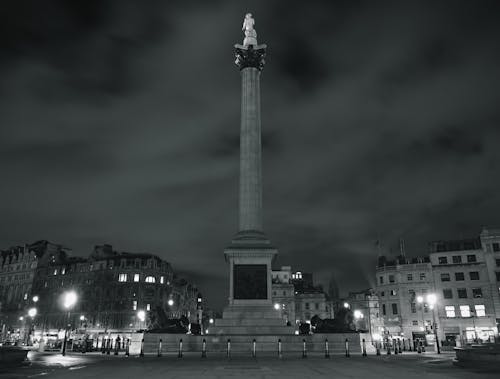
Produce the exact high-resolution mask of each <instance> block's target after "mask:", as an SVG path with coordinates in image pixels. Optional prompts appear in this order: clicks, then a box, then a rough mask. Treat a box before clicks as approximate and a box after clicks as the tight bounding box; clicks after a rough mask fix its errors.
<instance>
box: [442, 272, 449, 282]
mask: <svg viewBox="0 0 500 379" xmlns="http://www.w3.org/2000/svg"><path fill="white" fill-rule="evenodd" d="M441 281H442V282H449V281H450V274H449V273H448V272H443V273H441Z"/></svg>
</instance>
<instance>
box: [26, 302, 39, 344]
mask: <svg viewBox="0 0 500 379" xmlns="http://www.w3.org/2000/svg"><path fill="white" fill-rule="evenodd" d="M36 314H37V310H36V308H34V307H33V308H30V309H29V310H28V316H30V317H31V325H30V329H29V332H28V337H27V339H26V342H27V343H26V344H28V343H29V338H30V335H31V330H34V324H35V321H34V320H35V317H36Z"/></svg>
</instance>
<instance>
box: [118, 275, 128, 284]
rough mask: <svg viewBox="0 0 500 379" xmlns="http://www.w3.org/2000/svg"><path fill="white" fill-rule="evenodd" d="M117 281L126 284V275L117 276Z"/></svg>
mask: <svg viewBox="0 0 500 379" xmlns="http://www.w3.org/2000/svg"><path fill="white" fill-rule="evenodd" d="M118 281H119V282H126V281H127V274H120V275H118Z"/></svg>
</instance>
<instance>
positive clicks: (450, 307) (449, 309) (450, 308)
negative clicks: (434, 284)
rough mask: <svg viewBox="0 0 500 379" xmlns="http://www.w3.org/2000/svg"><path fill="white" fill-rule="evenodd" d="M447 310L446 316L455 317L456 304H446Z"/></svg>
mask: <svg viewBox="0 0 500 379" xmlns="http://www.w3.org/2000/svg"><path fill="white" fill-rule="evenodd" d="M444 310H445V312H446V317H455V306H454V305H446V306H445V307H444Z"/></svg>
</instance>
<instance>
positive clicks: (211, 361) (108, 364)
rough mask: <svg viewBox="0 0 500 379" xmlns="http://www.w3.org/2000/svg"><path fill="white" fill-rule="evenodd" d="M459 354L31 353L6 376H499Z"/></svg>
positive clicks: (0, 377)
mask: <svg viewBox="0 0 500 379" xmlns="http://www.w3.org/2000/svg"><path fill="white" fill-rule="evenodd" d="M453 357H454V355H453V354H449V353H448V354H441V355H437V354H433V353H426V354H421V355H418V354H415V353H406V354H403V355H397V356H394V355H391V356H387V355H382V356H374V355H371V356H368V357H362V356H352V357H350V358H346V357H345V356H337V355H336V356H332V357H331V358H330V359H325V358H324V357H322V356H319V355H317V356H309V357H308V358H306V359H303V358H301V357H300V355H299V356H296V355H295V356H289V357H284V358H283V359H278V357H274V356H263V357H257V359H253V358H251V357H246V356H236V357H232V358H231V359H230V360H228V359H227V358H226V357H225V356H224V355H223V354H216V353H213V354H212V355H209V356H208V357H207V358H205V359H201V358H200V356H199V355H198V354H196V355H191V354H186V355H185V356H184V357H183V358H182V359H180V358H177V357H176V356H174V355H170V356H163V357H161V358H157V357H152V356H149V357H148V356H147V357H143V358H140V357H125V356H113V355H110V356H107V355H104V356H103V355H101V354H96V353H92V354H85V355H82V354H73V353H72V354H69V355H67V356H66V357H62V356H61V355H60V354H56V353H52V354H42V353H33V352H31V353H30V354H29V359H30V361H29V362H26V363H25V364H24V365H23V366H22V367H18V368H15V369H14V368H11V369H6V368H3V369H2V368H0V379H7V378H8V379H19V378H47V379H61V378H65V379H66V378H89V379H90V378H103V379H108V378H110V379H112V378H120V379H127V378H134V379H136V378H137V379H156V378H162V379H164V378H302V379H304V378H363V379H368V378H384V379H392V378H397V379H413V378H419V379H422V378H423V377H425V378H464V379H465V378H468V379H469V378H471V377H474V378H498V377H499V376H498V375H499V374H498V372H496V373H495V372H486V371H477V370H472V369H464V368H459V367H456V366H454V365H453V364H452V359H453Z"/></svg>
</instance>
